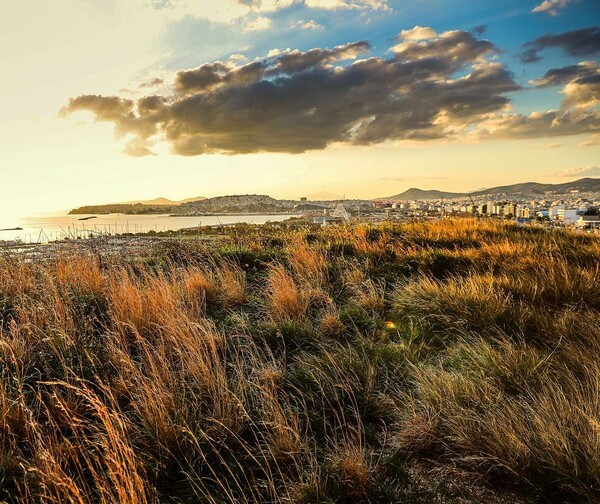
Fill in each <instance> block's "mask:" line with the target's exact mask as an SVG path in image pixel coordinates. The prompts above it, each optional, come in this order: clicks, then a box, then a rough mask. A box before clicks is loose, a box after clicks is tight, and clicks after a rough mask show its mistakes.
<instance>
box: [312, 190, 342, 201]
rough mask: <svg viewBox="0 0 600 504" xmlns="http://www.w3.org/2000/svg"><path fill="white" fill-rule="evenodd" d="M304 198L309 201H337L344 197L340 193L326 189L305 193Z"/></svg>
mask: <svg viewBox="0 0 600 504" xmlns="http://www.w3.org/2000/svg"><path fill="white" fill-rule="evenodd" d="M306 199H307V200H309V201H337V200H341V199H344V197H343V196H342V195H341V194H335V193H331V192H327V191H319V192H314V193H310V194H307V195H306Z"/></svg>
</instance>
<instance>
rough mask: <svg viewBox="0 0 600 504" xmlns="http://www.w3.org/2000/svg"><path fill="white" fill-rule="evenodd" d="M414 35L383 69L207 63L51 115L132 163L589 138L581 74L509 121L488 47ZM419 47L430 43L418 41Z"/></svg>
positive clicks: (278, 56)
mask: <svg viewBox="0 0 600 504" xmlns="http://www.w3.org/2000/svg"><path fill="white" fill-rule="evenodd" d="M417 28H418V31H415V29H413V30H409V32H410V33H409V32H404V36H403V35H402V33H401V34H400V36H399V40H400V42H399V43H397V44H396V45H394V46H393V47H392V48H390V51H389V57H387V58H381V57H370V56H369V52H370V46H369V44H368V43H367V42H364V41H358V42H353V43H349V44H344V45H340V46H337V47H334V48H332V49H323V48H314V49H311V50H308V51H299V50H289V49H288V50H285V51H279V50H277V51H270V52H269V56H267V57H265V58H263V59H257V60H255V61H252V62H249V63H245V64H242V63H238V62H236V61H235V60H229V61H227V62H219V61H217V62H211V63H206V64H204V65H200V66H199V67H196V68H193V69H189V70H182V71H180V72H178V73H177V74H176V76H175V78H174V81H173V82H172V84H171V90H172V92H171V93H169V95H168V96H158V95H148V96H145V97H143V98H141V99H139V100H137V101H135V102H134V101H133V100H129V99H125V98H121V97H118V96H97V95H82V96H79V97H76V98H72V99H70V100H69V102H68V104H67V105H66V106H65V107H64V108H63V110H62V115H67V114H69V113H71V112H76V111H80V110H87V111H89V112H91V113H93V114H94V115H95V117H96V120H97V121H105V122H112V123H114V125H115V133H116V135H117V137H119V138H121V137H125V136H126V137H127V138H128V139H131V138H133V139H135V142H134V143H133V144H131V145H130V147H129V148H127V151H128V152H129V153H130V154H135V155H141V154H147V153H148V152H149V151H150V148H151V147H152V145H153V144H154V143H156V142H166V143H168V144H169V145H170V147H171V150H172V151H173V152H174V153H176V154H179V155H186V156H194V155H200V154H205V153H227V154H239V153H249V152H265V151H268V152H288V153H299V152H304V151H307V150H314V149H324V148H326V147H327V146H328V145H330V144H333V143H343V144H348V145H370V144H377V143H381V142H384V141H388V140H391V141H401V140H418V141H427V140H435V139H463V138H474V139H494V138H539V137H554V136H562V135H576V134H582V133H594V132H599V131H600V117H599V116H600V113H599V112H598V110H597V98H598V94H597V91H596V89H597V88H596V87H595V86H597V82H596V81H595V75H591V77H590V74H588V73H586V72H589V71H590V70H589V68H588V66H589V65H588V64H587V63H582V64H580V65H579V66H576V68H575V69H566V70H565V69H557V70H554V71H550V72H549V73H548V74H547V75H546V76H544V77H542V78H541V79H540V80H539V82H538V83H537V85H539V86H540V87H542V86H545V85H551V82H552V83H557V84H558V83H560V84H561V85H564V87H563V89H562V92H563V94H564V95H565V98H564V100H563V104H562V106H561V109H560V110H550V111H545V112H534V113H532V114H530V115H528V116H524V115H521V114H508V113H506V111H507V109H508V107H509V104H510V100H509V98H508V96H507V94H508V93H511V92H514V91H518V90H519V89H521V88H520V86H519V85H518V84H517V83H516V82H515V81H514V79H513V76H512V74H511V73H510V72H509V71H508V70H507V69H506V67H505V66H504V65H502V64H501V63H499V62H497V61H494V60H493V59H491V57H492V56H494V55H495V54H496V52H497V48H496V47H495V46H494V45H493V44H492V43H491V42H489V41H487V40H481V39H479V38H477V37H476V36H475V35H473V34H472V33H470V32H465V31H449V32H444V33H441V34H439V35H435V32H433V30H431V29H430V28H421V27H417ZM417 33H420V34H418V35H417ZM425 35H427V37H429V38H426V39H423V38H421V37H422V36H425ZM415 36H416V39H415ZM586 65H587V66H586ZM552 72H553V73H552ZM559 75H560V76H559ZM544 79H546V81H547V82H546V81H544ZM552 85H554V84H552ZM130 141H131V140H130ZM134 147H135V148H134ZM144 149H147V150H148V152H146V151H145V150H144Z"/></svg>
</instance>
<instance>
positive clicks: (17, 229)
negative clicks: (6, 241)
mask: <svg viewBox="0 0 600 504" xmlns="http://www.w3.org/2000/svg"><path fill="white" fill-rule="evenodd" d="M0 231H23V228H22V227H16V228H8V229H0Z"/></svg>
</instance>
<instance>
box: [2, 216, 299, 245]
mask: <svg viewBox="0 0 600 504" xmlns="http://www.w3.org/2000/svg"><path fill="white" fill-rule="evenodd" d="M291 216H292V215H219V216H201V217H171V216H169V215H122V214H109V215H98V216H97V218H95V219H90V220H85V221H81V220H79V219H81V218H82V217H91V216H90V215H65V214H57V215H46V216H40V217H27V218H23V219H16V220H15V221H13V222H11V223H5V221H4V220H1V223H2V224H3V225H0V229H1V228H5V227H10V228H13V227H22V228H23V230H22V231H0V240H21V241H23V242H25V243H29V242H38V241H49V240H58V239H63V238H65V237H71V238H74V237H77V236H88V235H89V234H90V232H96V233H110V234H113V233H115V232H117V233H127V232H129V233H144V232H147V231H152V230H154V231H176V230H178V229H182V228H188V227H194V226H199V225H202V226H209V225H213V224H234V223H240V222H247V223H250V224H264V223H265V222H268V221H270V222H281V221H283V220H286V219H288V218H289V217H291Z"/></svg>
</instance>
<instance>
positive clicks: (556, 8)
mask: <svg viewBox="0 0 600 504" xmlns="http://www.w3.org/2000/svg"><path fill="white" fill-rule="evenodd" d="M570 3H571V0H544V1H543V2H542V3H541V4H539V5H538V6H536V7H534V8H533V9H532V11H531V12H533V13H540V12H543V13H544V14H548V15H549V16H556V15H557V14H558V13H559V12H560V11H561V10H562V9H564V8H565V7H566V6H567V5H568V4H570Z"/></svg>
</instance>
